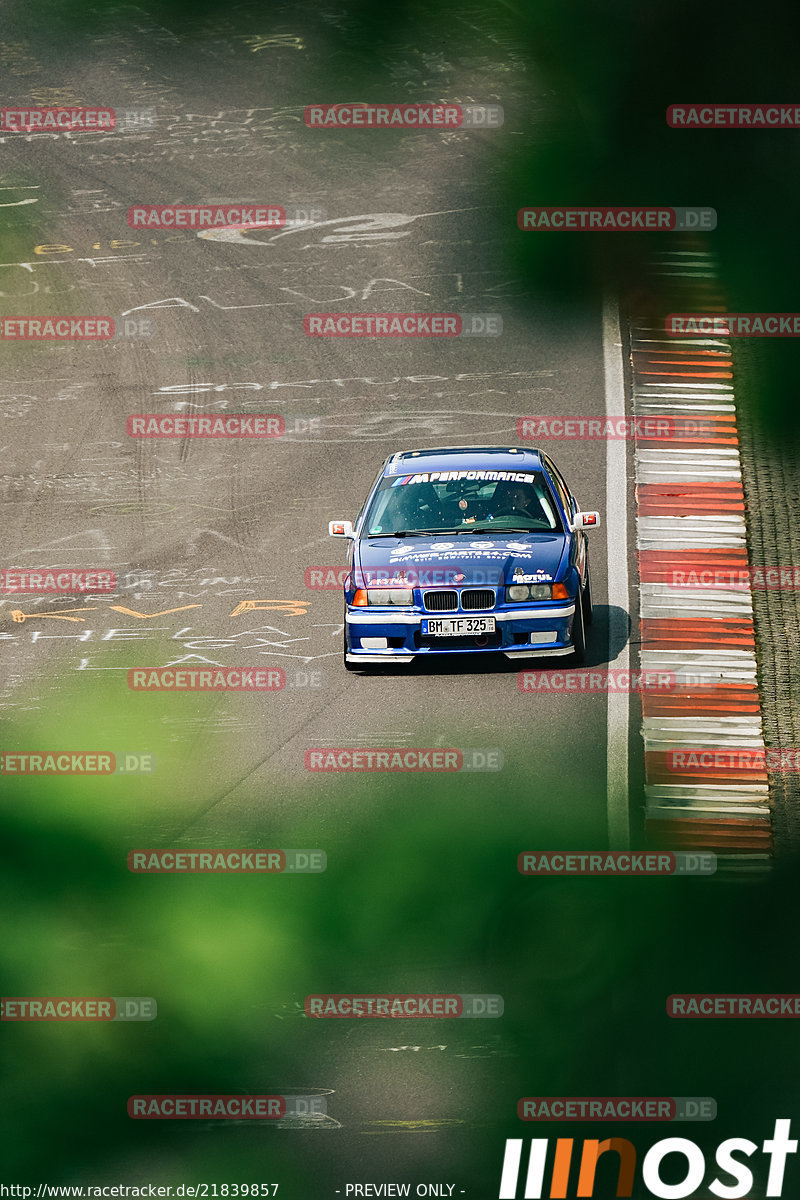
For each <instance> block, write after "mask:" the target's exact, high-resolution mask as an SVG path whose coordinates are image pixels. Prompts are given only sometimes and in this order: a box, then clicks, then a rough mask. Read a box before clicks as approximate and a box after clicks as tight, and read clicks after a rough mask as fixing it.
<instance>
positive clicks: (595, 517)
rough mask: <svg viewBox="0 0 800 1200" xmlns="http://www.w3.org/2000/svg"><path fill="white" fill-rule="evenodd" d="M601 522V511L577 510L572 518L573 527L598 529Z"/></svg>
mask: <svg viewBox="0 0 800 1200" xmlns="http://www.w3.org/2000/svg"><path fill="white" fill-rule="evenodd" d="M599 524H600V513H597V512H576V513H575V516H574V517H573V518H572V528H573V529H597V527H598V525H599Z"/></svg>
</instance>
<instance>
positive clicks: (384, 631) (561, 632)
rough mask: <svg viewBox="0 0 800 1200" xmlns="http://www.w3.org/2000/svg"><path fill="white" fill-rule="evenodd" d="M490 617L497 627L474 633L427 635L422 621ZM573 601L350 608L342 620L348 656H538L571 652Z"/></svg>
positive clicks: (396, 659)
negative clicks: (446, 609)
mask: <svg viewBox="0 0 800 1200" xmlns="http://www.w3.org/2000/svg"><path fill="white" fill-rule="evenodd" d="M442 615H444V616H458V617H463V616H469V617H483V616H487V617H489V616H491V617H494V618H495V622H496V632H495V633H494V634H489V635H487V634H483V635H481V636H479V637H458V638H447V637H442V638H429V637H423V635H422V622H423V620H426V619H431V618H436V617H439V616H442ZM574 616H575V605H574V603H569V604H550V605H546V604H542V605H539V606H528V605H526V606H525V607H524V608H522V607H520V608H512V607H510V606H509V607H506V608H502V609H495V610H493V611H491V612H486V613H483V612H470V613H463V612H458V613H446V614H442V613H428V612H421V611H420V610H419V609H398V610H394V611H392V610H391V609H388V608H375V609H368V608H352V607H348V609H347V613H346V617H345V622H346V635H345V636H346V644H347V661H348V662H351V663H355V662H364V663H367V662H387V661H388V662H411V661H412V659H414V658H420V657H426V656H428V655H432V654H433V655H441V654H498V653H499V654H505V655H506V657H507V658H539V657H545V656H549V657H554V656H557V655H564V654H571V653H572V649H573V648H572V645H571V643H570V639H571V636H572V621H573V619H574Z"/></svg>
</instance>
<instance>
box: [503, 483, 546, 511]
mask: <svg viewBox="0 0 800 1200" xmlns="http://www.w3.org/2000/svg"><path fill="white" fill-rule="evenodd" d="M538 507H539V506H538V503H537V496H536V492H535V491H534V489H533V488H532V487H531V485H530V484H529V483H502V482H501V483H498V485H497V487H496V489H495V493H494V496H493V497H492V510H493V511H494V512H496V513H497V512H505V511H507V510H509V509H513V510H515V511H516V512H523V511H524V512H529V513H535V512H536V511H537V510H538Z"/></svg>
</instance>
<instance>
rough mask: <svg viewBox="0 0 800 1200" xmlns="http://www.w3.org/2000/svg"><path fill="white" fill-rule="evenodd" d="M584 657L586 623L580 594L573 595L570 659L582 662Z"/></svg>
mask: <svg viewBox="0 0 800 1200" xmlns="http://www.w3.org/2000/svg"><path fill="white" fill-rule="evenodd" d="M585 658H586V625H585V621H584V615H583V598H582V597H581V595H580V589H579V590H578V595H577V596H576V597H575V616H574V617H573V618H572V654H571V655H570V659H571V661H572V662H574V663H582V662H583V661H584V660H585Z"/></svg>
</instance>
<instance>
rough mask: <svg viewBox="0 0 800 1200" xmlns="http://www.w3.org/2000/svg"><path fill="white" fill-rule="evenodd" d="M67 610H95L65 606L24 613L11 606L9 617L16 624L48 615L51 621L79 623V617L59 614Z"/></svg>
mask: <svg viewBox="0 0 800 1200" xmlns="http://www.w3.org/2000/svg"><path fill="white" fill-rule="evenodd" d="M67 611H71V612H94V611H95V610H94V609H93V608H73V609H71V610H67V609H65V608H60V609H56V611H55V612H52V613H24V612H23V611H22V609H21V608H12V610H11V618H12V620H13V621H15V622H16V623H17V625H22V623H23V622H24V621H30V620H31V619H32V618H34V617H50V618H51V620H53V621H75V622H76V624H78V625H80V618H79V617H62V616H60V615H59V614H60V613H63V612H67Z"/></svg>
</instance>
